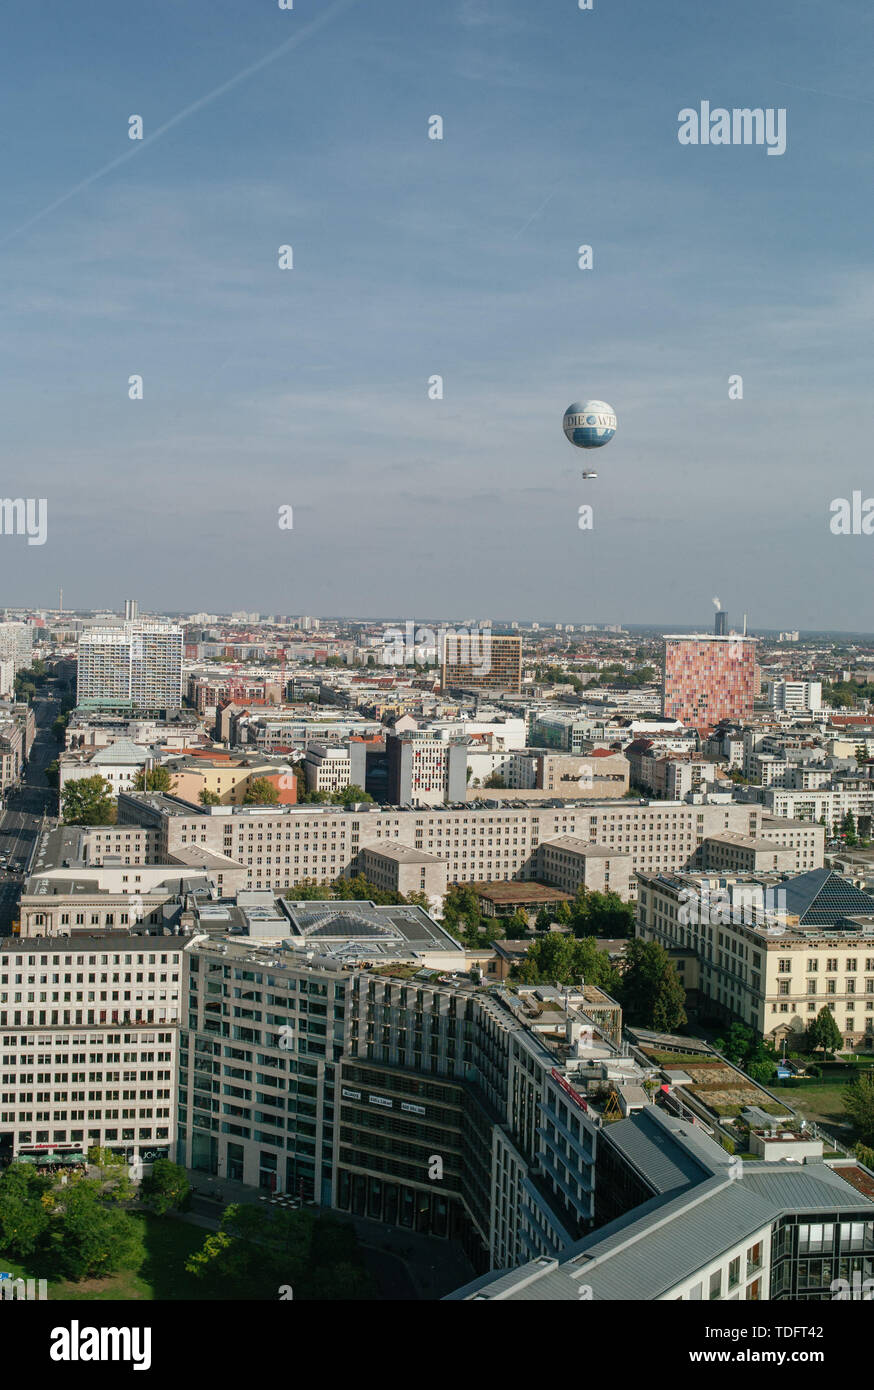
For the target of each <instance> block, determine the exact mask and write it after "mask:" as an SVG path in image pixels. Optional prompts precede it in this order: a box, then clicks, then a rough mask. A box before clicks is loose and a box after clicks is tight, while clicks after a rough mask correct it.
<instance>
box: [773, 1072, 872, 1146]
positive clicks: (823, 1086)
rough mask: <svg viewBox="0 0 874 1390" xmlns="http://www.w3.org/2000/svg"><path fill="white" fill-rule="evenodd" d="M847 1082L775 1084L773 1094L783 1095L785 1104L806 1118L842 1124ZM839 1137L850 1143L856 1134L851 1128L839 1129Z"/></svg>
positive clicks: (844, 1117)
mask: <svg viewBox="0 0 874 1390" xmlns="http://www.w3.org/2000/svg"><path fill="white" fill-rule="evenodd" d="M848 1084H849V1083H848V1082H846V1081H822V1082H818V1081H815V1082H805V1084H804V1085H803V1086H788V1087H783V1086H776V1087H775V1088H774V1094H775V1095H778V1096H784V1095H785V1097H786V1103H787V1105H791V1106H792V1108H793V1110H797V1111H798V1113H799V1115H801V1116H802V1117H803V1118H804V1119H806V1120H814V1121H816V1122H817V1123H819V1124H823V1123H825V1124H830V1125H841V1126H843V1125H845V1124H846V1123H847V1120H846V1116H845V1115H844V1091H845V1089H846V1087H847V1085H848ZM844 1135H846V1136H847V1138H846V1139H845V1138H844V1137H843V1136H844ZM840 1137H841V1143H851V1142H852V1140H853V1139H854V1138H855V1137H856V1136H855V1132H854V1131H853V1130H852V1129H841V1132H840Z"/></svg>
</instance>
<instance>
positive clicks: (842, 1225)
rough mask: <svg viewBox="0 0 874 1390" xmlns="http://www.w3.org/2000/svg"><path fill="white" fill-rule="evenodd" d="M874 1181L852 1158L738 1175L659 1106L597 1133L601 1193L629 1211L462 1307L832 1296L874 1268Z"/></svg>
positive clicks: (490, 1281) (492, 1284)
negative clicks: (839, 1285)
mask: <svg viewBox="0 0 874 1390" xmlns="http://www.w3.org/2000/svg"><path fill="white" fill-rule="evenodd" d="M870 1177H871V1175H870V1174H868V1173H867V1170H862V1169H861V1168H860V1166H859V1165H858V1164H856V1163H854V1162H852V1161H851V1160H845V1161H843V1162H835V1163H833V1164H832V1165H828V1164H826V1163H823V1162H806V1163H804V1164H803V1165H801V1164H800V1163H799V1162H794V1163H793V1162H775V1163H766V1162H761V1161H759V1162H751V1161H747V1162H744V1164H743V1166H742V1168H738V1165H737V1163H736V1162H733V1161H732V1159H731V1158H730V1157H729V1156H728V1154H726V1153H725V1152H724V1150H723V1149H722V1148H721V1147H720V1146H719V1144H717V1143H716V1142H715V1141H714V1140H713V1139H710V1138H708V1137H707V1135H706V1134H704V1133H703V1132H701V1130H700V1129H699V1128H697V1127H696V1126H693V1125H690V1124H689V1123H688V1121H683V1120H678V1119H676V1118H674V1117H672V1116H670V1115H666V1114H664V1113H663V1112H662V1111H661V1110H659V1109H658V1108H657V1107H656V1106H653V1105H648V1106H647V1107H646V1108H645V1109H643V1110H641V1111H640V1112H639V1113H638V1114H636V1115H632V1116H630V1117H629V1118H627V1119H624V1120H619V1121H617V1122H616V1123H614V1124H612V1125H609V1126H608V1127H606V1128H605V1129H603V1130H601V1131H600V1132H599V1136H598V1149H597V1161H596V1164H595V1184H596V1197H597V1196H600V1195H602V1194H603V1195H605V1196H606V1195H607V1190H608V1189H610V1188H612V1189H613V1190H614V1191H615V1193H616V1195H617V1197H618V1199H619V1205H620V1207H621V1208H622V1209H623V1210H622V1214H621V1215H620V1216H618V1217H617V1218H616V1219H615V1220H613V1221H611V1222H610V1223H609V1224H607V1225H606V1226H603V1227H601V1228H600V1229H598V1230H595V1231H593V1232H592V1233H591V1234H590V1235H587V1236H585V1237H583V1238H582V1239H581V1240H579V1241H576V1242H574V1243H573V1244H572V1245H570V1246H569V1247H568V1248H567V1249H565V1250H563V1251H560V1252H557V1253H556V1255H555V1256H554V1257H552V1258H549V1257H548V1256H547V1257H544V1256H541V1257H536V1258H533V1259H531V1260H529V1261H528V1262H527V1263H525V1264H523V1265H521V1266H520V1267H518V1268H511V1269H507V1270H504V1271H501V1272H499V1273H497V1274H495V1273H491V1274H487V1275H483V1276H481V1277H480V1278H479V1279H477V1280H475V1281H474V1282H473V1283H471V1284H468V1285H466V1286H465V1287H464V1288H462V1289H459V1290H457V1291H456V1292H455V1293H454V1294H452V1295H451V1296H450V1301H459V1300H474V1301H482V1300H495V1301H517V1300H518V1301H522V1302H534V1303H541V1302H573V1303H578V1302H581V1301H582V1302H602V1301H605V1300H607V1301H617V1302H665V1301H674V1300H688V1301H693V1302H694V1301H711V1302H715V1301H745V1302H753V1303H756V1302H768V1301H780V1302H792V1303H797V1302H806V1301H818V1302H824V1301H829V1300H830V1299H832V1298H834V1296H835V1294H834V1289H835V1287H836V1281H838V1280H844V1281H845V1286H846V1287H848V1288H849V1287H850V1286H851V1282H852V1281H853V1278H854V1276H855V1277H856V1279H857V1280H858V1282H859V1284H860V1286H861V1285H862V1283H863V1282H864V1280H866V1279H869V1278H870V1277H871V1275H872V1273H874V1203H872V1201H871V1199H870V1197H869V1196H866V1195H865V1188H866V1186H867V1187H868V1189H869V1190H870ZM865 1179H867V1180H868V1181H867V1183H866V1182H865Z"/></svg>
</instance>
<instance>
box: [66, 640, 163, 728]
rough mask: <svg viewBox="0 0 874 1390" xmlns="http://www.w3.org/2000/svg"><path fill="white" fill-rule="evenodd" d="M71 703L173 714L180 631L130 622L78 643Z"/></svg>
mask: <svg viewBox="0 0 874 1390" xmlns="http://www.w3.org/2000/svg"><path fill="white" fill-rule="evenodd" d="M77 699H78V702H79V704H80V705H83V706H86V707H91V706H95V707H97V708H120V709H144V710H156V711H157V710H161V711H166V710H174V709H179V708H180V707H181V705H182V628H181V627H177V626H176V624H175V623H159V622H154V623H147V622H141V621H137V622H130V623H124V624H123V625H122V626H120V627H92V628H89V629H88V630H87V631H86V632H83V634H82V636H81V637H80V639H79V668H78V675H77Z"/></svg>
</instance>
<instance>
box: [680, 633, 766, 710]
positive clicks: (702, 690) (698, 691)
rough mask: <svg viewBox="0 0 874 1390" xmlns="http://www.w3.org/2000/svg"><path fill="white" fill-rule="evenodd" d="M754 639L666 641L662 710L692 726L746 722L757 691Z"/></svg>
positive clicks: (696, 637) (683, 639) (703, 637)
mask: <svg viewBox="0 0 874 1390" xmlns="http://www.w3.org/2000/svg"><path fill="white" fill-rule="evenodd" d="M755 653H756V642H755V638H753V637H709V636H690V637H686V636H667V637H665V664H664V683H663V689H662V711H663V713H664V715H665V717H666V718H671V719H679V720H681V721H682V723H683V724H685V725H686V726H687V727H689V728H694V729H712V728H713V727H714V726H715V725H717V724H718V723H719V722H720V721H721V720H723V719H732V720H741V719H747V718H749V716H750V715H751V714H752V712H753V701H754V699H755V691H756V655H755Z"/></svg>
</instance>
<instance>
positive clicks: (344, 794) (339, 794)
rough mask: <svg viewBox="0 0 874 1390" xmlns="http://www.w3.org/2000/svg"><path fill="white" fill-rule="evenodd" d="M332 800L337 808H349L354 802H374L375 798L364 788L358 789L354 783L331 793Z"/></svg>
mask: <svg viewBox="0 0 874 1390" xmlns="http://www.w3.org/2000/svg"><path fill="white" fill-rule="evenodd" d="M330 800H331V801H333V802H334V804H335V805H336V806H348V805H350V803H351V802H353V801H372V800H373V797H372V796H371V795H370V792H366V791H365V790H364V788H363V787H358V786H356V785H355V783H354V782H350V783H349V785H348V787H341V788H340V790H339V791H336V792H331V794H330Z"/></svg>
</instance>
